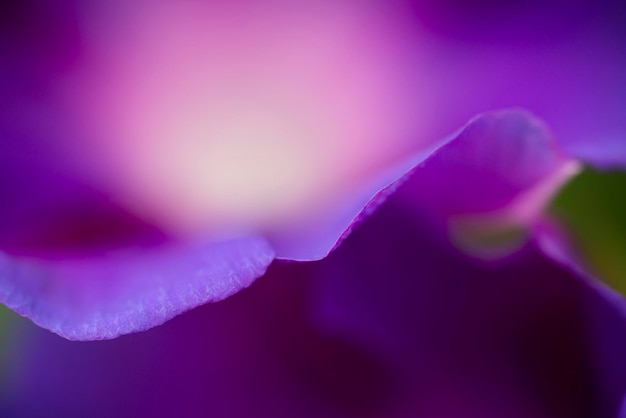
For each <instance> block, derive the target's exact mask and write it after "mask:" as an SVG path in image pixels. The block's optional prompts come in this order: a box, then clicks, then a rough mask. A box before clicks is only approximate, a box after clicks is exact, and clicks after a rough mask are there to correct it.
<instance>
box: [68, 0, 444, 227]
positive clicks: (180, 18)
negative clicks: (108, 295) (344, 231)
mask: <svg viewBox="0 0 626 418" xmlns="http://www.w3.org/2000/svg"><path fill="white" fill-rule="evenodd" d="M262 3H263V4H262V5H261V4H257V2H245V4H244V3H239V2H236V3H233V4H230V3H229V5H225V4H224V2H219V4H210V5H204V4H202V5H201V4H199V2H194V1H183V2H176V3H172V4H169V3H168V2H156V3H154V2H152V3H150V7H146V8H145V9H144V8H143V7H141V6H138V7H136V9H134V10H132V11H125V13H124V19H123V20H120V19H114V18H113V17H111V16H109V15H107V13H103V12H102V11H99V13H98V16H102V15H104V16H107V17H105V18H102V17H100V18H99V19H101V20H99V21H94V22H90V23H89V26H90V27H92V28H94V29H92V30H91V36H89V37H88V40H87V42H89V43H90V45H89V50H90V51H91V54H90V57H89V59H88V60H85V63H84V65H83V66H82V68H81V69H80V70H79V72H80V73H81V74H80V75H79V76H77V75H76V74H74V75H73V76H72V84H70V89H69V90H70V91H73V92H74V93H73V94H70V95H69V97H70V99H69V100H70V105H71V106H73V107H76V108H77V109H79V110H78V111H79V112H81V119H83V120H84V121H85V126H86V127H88V129H92V130H93V129H94V128H95V130H96V132H97V133H98V139H97V141H96V143H95V144H88V146H89V147H94V146H95V147H97V150H98V155H99V158H101V159H102V160H103V161H104V162H105V164H104V166H100V167H98V169H99V170H100V171H101V176H102V178H103V179H106V181H105V182H107V183H111V182H112V184H113V185H112V186H109V187H112V189H113V194H115V195H117V196H118V197H119V199H120V200H121V202H123V203H124V204H125V205H127V206H129V207H130V208H131V209H132V210H133V211H135V212H136V213H138V214H140V215H141V216H143V217H147V218H148V219H152V220H153V221H156V222H157V223H159V224H161V225H163V226H165V227H166V228H168V229H169V230H171V231H174V232H176V233H183V234H184V235H186V234H188V233H190V232H192V231H193V233H194V234H195V233H203V232H206V230H207V229H210V230H211V231H216V228H217V230H220V229H222V228H223V229H224V230H232V228H233V227H237V228H253V229H255V228H273V227H274V226H275V225H276V224H277V223H279V222H280V224H281V227H283V228H284V227H285V225H290V224H291V225H297V224H300V223H302V222H308V221H310V220H313V219H315V218H316V217H317V216H318V214H319V213H321V212H324V211H329V210H332V208H331V207H330V205H331V204H330V203H329V202H332V201H333V199H335V198H336V197H337V196H341V195H342V194H343V193H345V191H346V190H349V189H350V188H352V187H354V183H355V182H358V183H361V182H362V181H364V180H366V179H367V177H368V176H369V175H371V174H372V173H373V172H375V171H376V170H379V169H380V168H381V167H385V166H387V165H388V164H390V163H391V162H393V161H397V160H398V159H400V158H402V157H403V156H404V155H405V154H406V152H407V151H408V150H409V148H411V149H415V148H416V147H419V142H420V141H419V139H418V138H420V137H421V135H420V126H421V125H424V124H423V123H421V121H420V115H421V114H422V113H423V112H422V111H421V110H422V106H423V105H422V101H423V100H424V101H427V100H426V98H424V97H423V95H420V94H417V93H416V91H415V89H414V87H412V86H416V85H424V84H425V83H423V82H420V83H417V82H416V80H417V77H418V76H417V74H418V73H417V72H416V71H414V70H415V68H413V69H412V67H411V65H409V64H408V62H409V61H411V62H413V59H412V60H407V59H406V57H407V50H406V44H405V43H403V40H404V39H405V36H404V35H405V34H403V33H402V31H401V30H398V29H395V28H394V22H395V23H397V21H398V18H397V16H396V17H395V18H394V14H393V12H392V11H391V10H388V9H386V8H385V7H384V6H382V4H380V3H378V2H356V1H355V2H340V3H341V4H338V2H330V1H328V2H326V1H322V2H302V3H299V4H297V5H294V4H293V3H289V5H287V4H282V2H271V4H269V3H268V2H262ZM86 20H87V21H88V20H89V19H86ZM112 22H115V25H112V24H111V23H112ZM412 41H413V42H415V40H414V39H413V40H412ZM411 48H413V49H415V44H413V45H412V47H411ZM429 139H431V140H432V139H434V138H429ZM92 152H93V150H92ZM287 227H288V226H287Z"/></svg>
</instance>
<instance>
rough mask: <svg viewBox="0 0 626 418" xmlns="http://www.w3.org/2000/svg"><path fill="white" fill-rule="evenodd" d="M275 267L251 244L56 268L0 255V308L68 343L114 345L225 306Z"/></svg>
mask: <svg viewBox="0 0 626 418" xmlns="http://www.w3.org/2000/svg"><path fill="white" fill-rule="evenodd" d="M272 259H273V251H272V249H271V248H270V247H269V245H268V244H267V243H266V242H265V241H264V240H263V239H260V238H254V237H252V238H241V239H236V240H231V241H227V242H222V243H202V244H194V245H187V246H180V247H171V248H170V247H159V248H155V249H152V250H146V249H144V248H142V249H139V250H137V249H127V250H122V251H118V252H117V253H110V254H107V255H102V256H92V257H90V258H83V259H80V258H75V259H68V260H56V261H35V260H25V259H20V258H14V257H9V256H7V255H5V254H0V300H2V302H3V303H4V304H6V305H7V306H8V307H9V308H11V309H13V310H15V311H17V312H19V313H20V314H22V315H24V316H27V317H29V318H30V319H32V320H33V322H35V323H37V324H38V325H40V326H42V327H44V328H47V329H49V330H51V331H53V332H55V333H57V334H59V335H62V336H63V337H65V338H68V339H72V340H96V339H110V338H115V337H117V336H119V335H122V334H128V333H131V332H137V331H143V330H146V329H149V328H152V327H154V326H157V325H160V324H162V323H163V322H165V321H167V320H168V319H171V318H172V317H174V316H176V315H178V314H180V313H182V312H185V311H187V310H189V309H191V308H194V307H196V306H198V305H201V304H204V303H207V302H213V301H218V300H221V299H224V298H226V297H228V296H230V295H232V294H233V293H236V292H237V291H239V290H241V289H243V288H245V287H247V286H249V285H250V283H252V281H254V279H256V278H257V277H259V276H261V275H262V274H263V273H264V272H265V269H266V268H267V266H268V265H269V264H270V263H271V261H272Z"/></svg>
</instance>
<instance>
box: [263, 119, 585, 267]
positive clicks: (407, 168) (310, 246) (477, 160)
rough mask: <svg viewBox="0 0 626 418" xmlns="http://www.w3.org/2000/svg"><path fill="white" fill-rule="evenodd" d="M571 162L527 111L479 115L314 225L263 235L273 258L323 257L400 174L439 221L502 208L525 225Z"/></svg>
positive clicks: (409, 192) (407, 194) (415, 199)
mask: <svg viewBox="0 0 626 418" xmlns="http://www.w3.org/2000/svg"><path fill="white" fill-rule="evenodd" d="M572 164H573V163H572V160H571V159H569V158H566V157H565V156H564V155H563V154H562V153H561V152H560V150H559V149H558V148H557V146H556V144H555V143H554V141H553V140H552V138H551V136H550V134H549V132H548V131H547V129H546V127H545V126H544V125H543V123H542V122H540V121H539V120H538V119H536V118H534V117H533V116H531V115H530V114H529V113H527V112H525V111H522V110H504V111H499V112H492V113H486V114H484V115H480V116H478V117H476V118H474V119H473V120H472V121H470V122H469V123H468V124H467V125H466V126H465V127H464V128H462V129H461V130H459V131H458V132H457V133H455V134H454V135H452V136H450V137H449V138H447V139H445V140H444V141H441V142H440V143H439V144H438V145H437V144H436V145H434V146H432V147H431V148H428V149H425V150H422V151H421V152H419V153H417V154H416V155H413V156H411V157H410V158H407V160H406V161H404V162H403V163H399V164H398V165H397V166H395V167H392V168H390V169H389V170H387V171H386V172H384V173H382V174H381V175H379V176H378V177H376V178H374V179H373V180H372V181H370V182H369V183H368V184H365V185H361V187H360V188H356V189H355V191H354V192H353V193H351V194H349V195H347V196H343V197H342V199H340V200H339V201H337V202H336V205H335V206H334V207H333V208H332V209H333V210H331V211H329V212H328V213H326V214H322V215H320V217H319V218H318V221H317V222H315V223H311V224H308V225H306V226H303V227H302V228H300V229H298V230H296V231H293V230H292V231H290V233H289V234H286V235H276V234H275V235H270V238H271V242H272V244H273V245H274V247H275V248H276V252H277V255H278V257H279V258H284V259H292V260H315V259H320V258H323V257H325V256H326V255H327V254H328V253H329V252H330V251H331V250H332V249H333V248H336V247H337V245H338V243H340V242H341V240H342V239H344V238H345V237H346V236H347V235H348V234H349V233H350V231H351V230H352V229H353V228H354V227H355V226H356V225H358V224H359V223H361V222H362V221H363V220H364V219H365V218H367V217H368V216H369V215H370V214H371V213H373V212H374V211H375V210H376V209H377V208H378V207H379V206H380V205H381V204H382V203H383V202H384V201H385V200H386V199H387V197H388V196H389V195H391V194H392V193H393V192H394V191H395V189H396V188H398V186H399V185H400V184H402V183H403V182H405V181H406V180H407V179H410V181H409V182H408V184H407V185H406V186H404V187H403V188H402V189H401V191H400V193H401V195H402V196H403V197H404V198H405V199H407V200H408V201H410V202H412V204H414V205H415V207H416V210H419V211H426V212H428V213H429V214H431V215H432V216H435V217H437V218H439V219H446V220H447V219H448V218H449V217H450V216H453V215H467V214H475V213H491V212H495V211H499V210H504V209H506V208H508V209H509V210H510V211H511V212H512V213H511V214H509V215H510V216H512V217H518V218H520V217H521V218H524V219H523V221H524V222H528V221H530V220H531V219H529V218H533V217H534V216H535V215H536V214H537V212H538V211H540V209H541V208H542V206H543V204H544V203H545V202H546V201H547V199H548V198H549V197H550V196H551V194H552V193H553V192H554V191H555V189H556V188H558V186H560V185H561V183H562V182H563V181H564V180H566V179H567V178H569V176H571V175H572V174H573V170H572ZM574 168H575V167H574ZM515 199H518V201H517V202H514V200H515ZM513 203H515V207H509V206H510V205H511V204H513Z"/></svg>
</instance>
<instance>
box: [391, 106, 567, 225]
mask: <svg viewBox="0 0 626 418" xmlns="http://www.w3.org/2000/svg"><path fill="white" fill-rule="evenodd" d="M570 164H571V159H569V158H567V157H565V156H564V155H563V154H562V152H561V151H560V150H559V149H558V148H557V145H556V144H555V143H554V141H553V140H552V137H551V135H550V133H549V132H548V130H547V128H546V127H545V125H544V124H543V123H542V122H541V121H539V120H538V119H536V118H534V117H533V116H532V115H530V114H529V113H526V112H524V111H521V110H506V111H500V112H493V113H488V114H485V115H483V116H479V117H477V118H475V119H474V120H473V121H471V122H470V123H469V124H468V125H467V126H466V127H465V128H463V129H462V130H461V132H460V133H459V134H458V135H457V136H456V137H455V138H454V139H453V140H451V141H449V142H448V143H447V144H446V145H444V146H443V147H441V148H440V149H439V150H438V151H437V152H436V153H435V154H433V155H432V156H431V157H430V158H428V159H427V160H425V161H424V162H423V163H422V164H421V165H420V166H419V167H418V168H416V169H415V170H414V173H413V176H412V178H411V181H410V182H408V183H407V186H406V187H405V188H403V190H402V192H401V193H402V195H403V197H404V198H406V199H407V200H408V201H409V202H412V203H413V204H414V206H415V207H416V208H417V209H418V210H420V211H425V212H426V213H428V214H429V215H431V216H436V217H438V218H444V219H445V218H449V217H451V216H456V215H468V214H481V213H482V214H484V213H492V212H497V211H500V210H505V209H508V208H509V206H510V205H511V204H514V203H516V202H515V199H516V198H518V197H520V196H521V195H523V194H529V195H528V196H527V197H528V198H529V199H540V200H545V198H546V196H544V195H543V193H539V195H535V194H534V193H529V192H531V190H533V189H535V188H540V186H541V184H542V183H544V182H549V183H550V182H552V181H553V180H552V179H553V178H555V177H556V178H557V180H558V179H559V178H560V176H561V175H563V176H565V177H567V176H568V175H571V174H573V173H569V172H568V165H570ZM561 180H563V179H561ZM557 183H558V182H557ZM555 186H558V184H555ZM549 192H554V190H548V194H550V193H549ZM524 203H526V204H530V205H531V206H533V204H532V202H518V203H517V204H521V205H524ZM541 203H543V202H537V204H539V205H541Z"/></svg>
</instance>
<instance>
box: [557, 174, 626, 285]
mask: <svg viewBox="0 0 626 418" xmlns="http://www.w3.org/2000/svg"><path fill="white" fill-rule="evenodd" d="M551 213H552V214H553V215H555V216H556V217H557V219H559V220H560V221H561V222H562V223H563V224H564V225H565V226H566V228H567V230H568V232H569V233H570V234H571V237H572V239H573V240H574V245H575V246H576V249H577V250H578V251H579V254H580V255H581V257H582V258H583V262H584V263H585V264H586V267H587V268H588V269H589V270H590V271H591V272H592V273H594V274H595V275H596V276H598V277H599V278H600V279H602V280H604V281H605V282H606V283H608V284H609V285H610V286H611V287H613V288H614V289H616V290H618V291H620V292H621V293H622V294H626V171H608V172H600V171H595V170H592V169H589V168H587V169H585V170H584V171H583V172H582V173H581V174H580V175H578V176H577V177H576V178H574V179H573V180H572V181H571V182H570V183H569V184H568V185H567V186H565V187H564V188H563V190H561V192H560V193H559V195H558V196H557V197H556V198H555V200H554V201H553V203H552V206H551Z"/></svg>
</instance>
